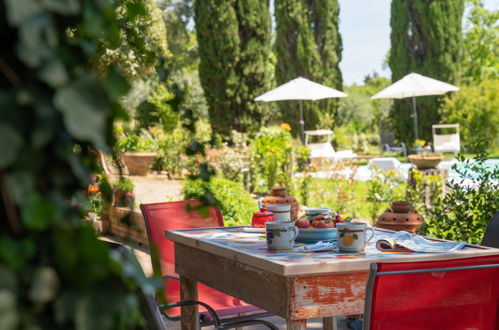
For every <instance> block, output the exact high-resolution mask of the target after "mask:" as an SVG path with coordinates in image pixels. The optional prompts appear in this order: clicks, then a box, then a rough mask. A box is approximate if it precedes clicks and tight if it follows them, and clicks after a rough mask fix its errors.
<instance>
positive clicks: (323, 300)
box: [166, 227, 499, 329]
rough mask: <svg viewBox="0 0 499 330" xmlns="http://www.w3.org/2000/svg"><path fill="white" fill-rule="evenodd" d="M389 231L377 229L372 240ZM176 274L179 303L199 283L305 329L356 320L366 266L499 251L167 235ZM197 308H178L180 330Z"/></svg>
mask: <svg viewBox="0 0 499 330" xmlns="http://www.w3.org/2000/svg"><path fill="white" fill-rule="evenodd" d="M386 233H387V231H385V230H378V229H376V237H381V236H383V235H386ZM166 237H167V238H168V239H170V240H172V241H174V243H175V270H176V272H177V273H178V274H179V275H180V277H181V294H182V300H191V299H196V298H197V292H196V290H197V289H196V284H197V282H201V283H203V284H206V285H209V286H211V287H213V288H215V289H218V290H220V291H222V292H225V293H227V294H230V295H232V296H234V297H237V298H239V299H242V300H244V301H246V302H248V303H250V304H253V305H255V306H258V307H260V308H262V309H264V310H267V311H269V312H271V313H273V314H275V315H278V316H281V317H283V318H285V319H286V320H287V323H288V329H306V321H307V319H311V318H326V319H325V322H324V327H325V328H330V327H332V322H331V319H330V317H333V316H342V315H354V314H362V313H363V310H364V300H365V296H364V295H365V287H366V280H367V274H368V269H369V265H370V263H371V262H377V261H385V262H386V261H394V262H401V261H404V262H410V261H428V260H442V259H455V258H464V257H473V256H482V255H490V254H499V249H493V248H487V247H479V246H471V245H469V246H466V247H465V248H463V249H462V250H458V251H455V252H450V253H400V252H398V253H393V252H392V253H390V252H381V251H378V250H377V249H376V247H375V241H376V237H375V239H373V240H371V241H370V242H369V243H368V244H367V246H366V249H365V251H364V252H361V253H347V252H336V251H326V252H307V253H303V252H294V251H293V250H286V251H270V250H268V249H267V246H266V242H265V236H264V234H263V233H252V232H245V231H244V230H243V227H221V228H197V229H186V230H172V231H167V232H166ZM196 320H197V318H196V308H193V307H184V308H183V310H182V321H181V322H182V329H196V327H197V324H196V323H197V322H195V321H196Z"/></svg>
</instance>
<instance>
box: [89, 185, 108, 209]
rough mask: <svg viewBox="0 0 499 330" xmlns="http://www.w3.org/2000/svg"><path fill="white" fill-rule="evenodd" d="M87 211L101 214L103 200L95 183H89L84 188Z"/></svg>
mask: <svg viewBox="0 0 499 330" xmlns="http://www.w3.org/2000/svg"><path fill="white" fill-rule="evenodd" d="M85 197H86V198H87V199H86V202H87V203H86V205H85V206H86V207H85V209H86V210H87V212H94V213H97V214H98V215H101V214H102V213H103V211H104V200H103V199H102V194H101V192H100V190H99V186H98V185H97V184H95V185H93V184H89V185H88V187H87V189H86V190H85Z"/></svg>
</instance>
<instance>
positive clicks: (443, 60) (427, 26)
mask: <svg viewBox="0 0 499 330" xmlns="http://www.w3.org/2000/svg"><path fill="white" fill-rule="evenodd" d="M463 11H464V1H463V0H441V1H433V0H421V1H405V0H394V1H392V5H391V18H390V26H391V28H392V32H391V36H390V39H391V50H390V58H389V65H390V69H391V71H392V81H393V82H395V81H397V80H399V79H401V78H402V77H403V76H405V75H406V74H409V73H411V72H417V73H419V74H422V75H426V76H429V77H432V78H435V79H438V80H442V81H445V82H448V83H451V84H455V83H456V82H458V80H459V78H460V73H461V63H462V56H463V48H462V23H461V22H462V15H463ZM441 100H442V98H441V97H436V96H425V97H418V98H417V104H418V118H419V122H418V130H419V135H420V138H424V139H427V140H429V139H430V138H431V125H432V124H436V123H439V122H440V112H439V109H440V104H441ZM411 102H412V100H411V99H410V98H406V99H401V100H395V102H394V106H393V108H392V119H393V120H392V123H393V127H394V130H395V133H396V134H397V135H398V137H399V138H400V139H401V140H403V141H405V142H412V141H414V136H413V132H414V127H413V119H412V118H411V113H412V108H411Z"/></svg>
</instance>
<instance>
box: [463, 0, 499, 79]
mask: <svg viewBox="0 0 499 330" xmlns="http://www.w3.org/2000/svg"><path fill="white" fill-rule="evenodd" d="M469 3H470V5H471V6H470V10H469V14H468V16H467V17H466V24H465V32H464V38H463V45H464V58H463V69H464V70H463V71H464V72H463V77H464V78H465V79H466V80H467V81H468V82H475V81H477V82H478V81H480V80H481V79H483V78H490V79H496V80H497V79H499V47H498V46H497V45H499V10H487V9H486V8H485V6H484V4H483V1H481V0H470V1H469Z"/></svg>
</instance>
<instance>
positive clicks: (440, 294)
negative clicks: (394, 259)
mask: <svg viewBox="0 0 499 330" xmlns="http://www.w3.org/2000/svg"><path fill="white" fill-rule="evenodd" d="M487 264H499V256H486V257H475V258H462V259H454V260H440V261H423V262H410V263H409V262H408V263H378V264H377V266H378V272H380V273H381V272H388V271H405V270H413V269H431V268H447V267H461V266H475V265H487ZM498 301H499V268H486V269H464V270H454V271H449V270H447V271H436V272H424V273H413V274H410V273H409V274H408V273H404V274H397V275H378V276H376V278H375V281H374V290H373V300H372V307H371V318H370V328H371V329H383V330H390V329H408V330H410V329H414V330H415V329H449V330H450V329H453V330H454V329H499V304H498Z"/></svg>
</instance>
